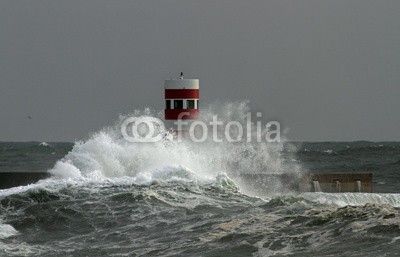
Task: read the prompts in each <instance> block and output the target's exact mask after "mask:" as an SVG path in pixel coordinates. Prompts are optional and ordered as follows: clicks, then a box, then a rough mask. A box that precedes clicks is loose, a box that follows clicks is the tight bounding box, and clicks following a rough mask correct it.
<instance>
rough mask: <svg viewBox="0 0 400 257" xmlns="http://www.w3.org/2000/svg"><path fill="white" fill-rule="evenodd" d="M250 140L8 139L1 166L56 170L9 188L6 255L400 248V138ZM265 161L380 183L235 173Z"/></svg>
mask: <svg viewBox="0 0 400 257" xmlns="http://www.w3.org/2000/svg"><path fill="white" fill-rule="evenodd" d="M208 149H209V148H208ZM238 149H240V150H241V151H239V150H238ZM243 149H244V148H242V146H241V147H238V148H236V149H235V151H234V152H229V155H235V154H237V152H240V154H239V155H235V156H234V158H232V159H229V156H228V155H226V156H224V154H225V153H226V149H225V150H224V148H221V149H220V151H211V152H210V150H207V151H203V152H202V150H199V149H197V150H196V151H194V152H191V153H188V152H190V151H188V150H187V149H185V148H183V149H181V146H169V145H167V146H166V145H163V146H158V147H157V148H155V147H154V146H144V145H142V146H140V147H137V146H132V145H125V144H124V143H122V142H117V141H116V140H115V139H114V138H112V137H111V136H110V135H109V134H102V133H99V134H97V135H96V136H94V137H92V138H91V139H90V140H87V141H85V142H80V143H77V144H72V143H49V144H40V143H39V142H29V143H0V171H1V172H27V171H32V172H41V171H47V170H50V173H51V174H52V177H51V178H50V179H46V180H43V181H40V182H38V183H37V184H33V185H29V186H24V187H16V188H11V189H5V190H0V256H400V227H399V225H400V194H398V193H399V191H400V190H399V188H400V143H397V142H383V143H375V142H343V143H332V142H326V143H290V144H284V145H283V146H282V147H276V146H273V147H267V148H262V149H261V148H260V149H253V148H251V149H249V148H246V149H245V150H243ZM243 152H245V153H246V154H245V156H243ZM259 152H262V153H263V154H262V156H263V157H265V156H267V158H266V160H264V159H263V160H260V159H259V158H260V156H259V155H257V153H259ZM175 153H179V156H177V155H176V154H175ZM185 154H186V155H185ZM182 156H183V157H182ZM215 156H223V157H224V158H221V159H223V160H224V162H223V161H221V159H219V158H216V157H215ZM238 156H239V157H238ZM240 156H241V157H240ZM240 158H243V159H240ZM58 160H60V161H59V162H57V161H58ZM238 160H239V163H238ZM248 160H250V162H248ZM225 161H226V162H225ZM260 162H262V163H263V165H264V166H262V167H261V168H262V169H264V170H273V171H274V172H277V171H278V172H286V171H289V170H290V171H293V170H297V172H346V171H351V172H372V173H373V176H374V191H375V193H374V194H362V193H340V194H325V193H303V194H296V193H288V192H285V193H280V191H279V190H278V189H276V190H277V191H276V192H275V193H274V194H272V195H271V196H263V197H258V196H255V195H249V194H248V193H246V192H247V191H248V190H246V188H248V187H251V185H242V184H240V183H238V182H237V181H236V180H235V176H234V175H231V174H235V172H236V173H237V172H240V171H243V170H246V169H248V170H251V169H253V168H254V167H256V168H260V167H259V166H258V165H259V163H260ZM246 167H247V168H246ZM231 170H235V172H232V173H230V171H231ZM222 171H223V172H222ZM268 186H271V187H273V186H274V185H266V187H268ZM284 186H285V185H281V187H284ZM273 188H275V187H273ZM283 191H284V190H283Z"/></svg>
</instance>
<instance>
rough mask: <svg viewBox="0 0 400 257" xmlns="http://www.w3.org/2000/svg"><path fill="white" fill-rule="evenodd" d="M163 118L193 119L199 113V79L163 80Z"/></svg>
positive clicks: (172, 119)
mask: <svg viewBox="0 0 400 257" xmlns="http://www.w3.org/2000/svg"><path fill="white" fill-rule="evenodd" d="M165 105H166V106H165V120H167V121H174V120H175V121H176V120H193V119H196V118H197V117H198V115H199V110H198V108H199V80H198V79H184V78H183V73H181V76H180V78H179V79H169V80H165Z"/></svg>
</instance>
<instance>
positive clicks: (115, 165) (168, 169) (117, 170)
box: [49, 102, 302, 191]
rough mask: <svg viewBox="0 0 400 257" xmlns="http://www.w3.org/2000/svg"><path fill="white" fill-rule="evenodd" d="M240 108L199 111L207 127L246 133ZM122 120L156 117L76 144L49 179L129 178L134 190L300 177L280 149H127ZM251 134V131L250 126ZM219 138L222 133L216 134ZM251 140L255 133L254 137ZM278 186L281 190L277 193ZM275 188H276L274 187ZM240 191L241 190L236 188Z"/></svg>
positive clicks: (185, 144) (181, 145)
mask: <svg viewBox="0 0 400 257" xmlns="http://www.w3.org/2000/svg"><path fill="white" fill-rule="evenodd" d="M249 111H250V109H249V107H248V106H247V103H246V102H235V103H225V104H214V105H209V106H207V107H206V108H205V109H204V110H201V119H202V120H203V121H205V122H206V123H207V124H208V123H209V121H211V119H212V117H213V116H214V115H217V116H218V119H219V120H221V121H223V122H225V123H226V122H229V121H237V122H239V123H241V124H243V125H244V127H246V125H245V124H246V122H247V120H246V113H247V112H249ZM127 117H157V118H160V117H161V114H160V113H156V112H154V111H152V110H149V109H146V110H144V111H135V112H134V113H133V114H130V115H126V116H121V117H120V118H119V120H118V121H117V122H116V123H115V124H114V126H111V127H107V128H104V129H103V130H101V131H99V132H97V133H94V134H93V135H92V136H90V138H89V139H87V140H85V141H80V142H76V143H75V145H74V147H73V149H72V151H71V152H69V153H68V154H67V155H66V156H65V157H64V158H63V159H62V160H60V161H58V162H57V163H56V165H55V166H54V168H53V169H51V170H49V173H50V174H52V175H53V178H55V179H70V178H90V179H104V178H109V179H112V178H121V177H129V178H133V179H134V180H135V182H136V183H138V184H151V183H153V182H154V181H160V180H165V181H169V180H184V181H189V180H190V181H197V182H199V183H203V182H205V183H208V182H209V181H210V180H214V181H215V180H216V179H217V178H218V177H220V176H221V174H224V176H227V177H230V178H232V179H233V180H235V178H236V177H237V176H238V175H240V174H243V173H263V172H265V173H284V172H291V173H301V172H302V169H301V166H300V165H299V164H298V163H287V162H285V160H284V158H283V157H282V155H283V153H282V151H283V143H282V142H279V143H278V142H277V143H266V142H263V143H256V140H253V141H252V142H255V143H252V142H237V143H229V142H213V140H211V138H208V139H207V140H206V141H205V142H204V143H194V142H191V141H189V140H184V141H182V142H177V141H174V140H170V139H169V137H166V138H165V139H164V140H161V141H159V142H155V143H130V142H127V141H126V140H125V139H124V138H123V137H122V135H121V132H120V127H121V124H122V123H123V121H124V120H125V119H126V118H127ZM251 130H256V128H255V125H254V123H253V124H252V126H251ZM220 132H221V133H223V132H222V131H220ZM254 136H255V133H254ZM283 186H284V185H282V187H283ZM275 187H276V185H275ZM241 189H242V190H243V191H246V186H243V185H241Z"/></svg>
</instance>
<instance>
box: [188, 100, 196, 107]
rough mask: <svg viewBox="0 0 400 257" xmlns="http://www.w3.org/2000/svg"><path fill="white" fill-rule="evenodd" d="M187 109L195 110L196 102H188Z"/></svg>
mask: <svg viewBox="0 0 400 257" xmlns="http://www.w3.org/2000/svg"><path fill="white" fill-rule="evenodd" d="M186 109H195V108H194V100H187V108H186Z"/></svg>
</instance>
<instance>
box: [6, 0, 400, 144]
mask: <svg viewBox="0 0 400 257" xmlns="http://www.w3.org/2000/svg"><path fill="white" fill-rule="evenodd" d="M180 71H183V72H184V73H185V75H186V77H193V78H199V79H200V87H201V103H202V104H203V105H204V104H205V103H209V102H213V101H216V100H218V99H219V100H223V101H225V100H243V99H248V100H249V101H250V103H251V104H250V105H251V106H252V108H254V110H257V111H262V112H263V115H264V117H265V118H268V119H277V120H279V121H280V122H281V123H282V126H284V127H289V128H290V131H289V134H288V137H289V139H292V140H308V141H343V140H346V141H347V140H375V141H379V140H397V141H399V140H400V114H399V112H400V101H399V97H400V1H399V0H393V1H387V0H381V1H376V0H373V1H369V0H360V1H358V0H357V1H356V0H335V1H325V0H318V1H305V0H292V1H285V0H276V1H251V0H250V1H249V0H247V1H242V0H240V1H234V0H229V1H226V0H210V1H199V0H196V1H193V0H181V1H169V0H162V1H154V0H151V1H150V0H146V1H126V0H119V1H111V0H85V1H81V0H70V1H55V0H48V1H42V0H36V1H30V0H29V1H24V0H19V1H15V0H1V1H0V141H28V140H38V141H72V140H77V139H84V138H86V137H87V136H88V134H89V133H90V132H93V131H97V130H99V129H101V128H102V127H103V126H106V125H110V124H112V123H113V122H114V121H115V120H116V118H117V117H118V114H119V113H129V112H130V111H132V110H133V109H138V108H143V107H145V106H150V107H153V108H155V109H163V107H164V101H163V100H162V99H163V86H164V85H163V80H164V79H168V78H172V77H177V76H178V74H179V72H180ZM27 115H30V116H32V117H33V119H31V120H29V119H28V118H27Z"/></svg>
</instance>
